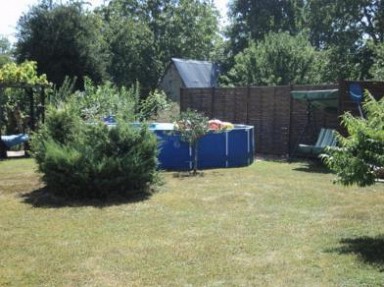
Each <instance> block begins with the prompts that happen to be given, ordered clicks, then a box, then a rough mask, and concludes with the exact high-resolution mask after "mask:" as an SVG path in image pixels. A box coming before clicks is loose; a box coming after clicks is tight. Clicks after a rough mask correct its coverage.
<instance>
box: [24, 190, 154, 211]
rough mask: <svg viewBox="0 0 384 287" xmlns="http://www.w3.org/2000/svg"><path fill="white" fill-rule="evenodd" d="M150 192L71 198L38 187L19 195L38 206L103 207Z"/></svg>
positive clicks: (143, 197)
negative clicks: (99, 197) (102, 197)
mask: <svg viewBox="0 0 384 287" xmlns="http://www.w3.org/2000/svg"><path fill="white" fill-rule="evenodd" d="M151 195H152V193H151V192H140V193H136V194H131V195H129V196H128V195H125V196H123V195H121V196H113V197H109V198H106V199H72V198H67V197H61V196H58V195H56V194H54V193H52V192H50V191H49V190H48V189H47V188H40V189H37V190H34V191H32V192H29V193H25V194H23V195H21V198H22V199H23V202H24V203H27V204H30V205H32V206H33V207H38V208H62V207H83V206H92V207H97V208H105V207H109V206H115V205H122V204H130V203H136V202H141V201H145V200H148V199H149V198H150V197H151Z"/></svg>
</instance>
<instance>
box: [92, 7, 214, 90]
mask: <svg viewBox="0 0 384 287" xmlns="http://www.w3.org/2000/svg"><path fill="white" fill-rule="evenodd" d="M99 13H100V15H102V16H103V17H104V19H105V25H106V30H107V33H106V35H107V36H106V37H107V41H108V42H109V43H110V45H111V46H110V47H111V62H110V66H109V69H108V71H109V73H110V74H111V77H112V78H113V79H114V80H115V81H116V82H117V83H118V84H119V85H130V84H131V83H132V82H134V81H136V80H138V81H139V83H140V84H141V86H142V88H143V89H144V90H145V91H149V90H151V89H153V88H154V87H155V86H156V85H157V83H158V81H159V79H160V77H161V75H162V73H163V71H164V69H165V67H166V66H167V65H168V63H169V62H170V60H171V58H172V57H180V58H194V59H205V60H207V59H210V57H211V56H212V55H217V54H215V53H212V51H214V50H215V45H216V43H218V42H219V41H218V39H219V38H218V37H219V35H218V22H217V17H216V16H217V11H216V10H215V9H214V7H213V5H212V3H211V1H208V0H178V1H173V0H172V1H171V0H166V1H159V0H140V1H139V0H112V1H110V2H109V4H108V6H106V7H104V8H102V9H100V10H99Z"/></svg>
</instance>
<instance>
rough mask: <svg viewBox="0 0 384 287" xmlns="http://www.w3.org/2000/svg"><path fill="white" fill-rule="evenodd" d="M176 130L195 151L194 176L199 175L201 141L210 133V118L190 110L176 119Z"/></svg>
mask: <svg viewBox="0 0 384 287" xmlns="http://www.w3.org/2000/svg"><path fill="white" fill-rule="evenodd" d="M175 122H176V124H175V129H176V131H178V132H179V133H180V136H181V139H182V140H183V141H185V142H187V143H188V144H189V145H190V146H191V147H192V150H193V151H194V158H193V175H196V174H197V162H198V145H199V140H200V139H201V138H202V137H203V136H204V135H206V134H207V133H208V131H209V126H208V118H207V117H206V116H204V115H202V114H200V113H198V112H197V111H193V110H190V109H188V110H187V111H185V112H181V113H180V115H179V116H178V117H176V118H175Z"/></svg>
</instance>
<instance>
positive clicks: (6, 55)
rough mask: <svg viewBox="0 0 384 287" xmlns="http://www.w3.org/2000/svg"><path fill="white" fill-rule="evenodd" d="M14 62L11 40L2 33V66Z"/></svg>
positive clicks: (0, 63)
mask: <svg viewBox="0 0 384 287" xmlns="http://www.w3.org/2000/svg"><path fill="white" fill-rule="evenodd" d="M10 62H12V47H11V43H10V42H9V40H8V39H7V38H6V37H4V36H1V35H0V68H1V67H2V66H4V65H5V64H7V63H10Z"/></svg>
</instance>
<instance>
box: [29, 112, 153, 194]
mask: <svg viewBox="0 0 384 287" xmlns="http://www.w3.org/2000/svg"><path fill="white" fill-rule="evenodd" d="M31 142H32V151H33V153H34V156H35V159H36V162H37V165H38V169H39V171H40V172H41V173H43V181H44V182H45V183H46V185H47V188H48V190H49V191H52V192H54V193H56V194H59V195H62V196H66V197H70V198H80V199H81V198H88V199H90V198H91V199H106V198H110V197H114V196H129V195H132V194H136V193H138V192H147V191H148V187H149V186H150V185H151V184H153V183H155V181H156V178H157V172H156V167H157V141H156V137H155V135H154V134H153V133H152V132H151V131H149V130H148V128H147V127H146V126H145V125H143V126H142V127H141V128H137V127H134V126H132V125H130V124H129V123H123V122H118V123H117V125H116V127H113V128H110V127H108V126H106V125H105V124H104V123H101V122H94V123H86V122H84V121H83V120H82V118H81V117H80V116H79V115H78V113H77V112H76V111H75V110H74V109H73V108H71V107H70V106H65V107H62V108H60V109H53V108H52V109H51V110H49V112H48V113H47V118H46V123H45V124H44V126H43V127H42V128H41V129H40V130H39V131H38V132H37V133H36V134H35V135H34V136H33V137H32V141H31Z"/></svg>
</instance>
